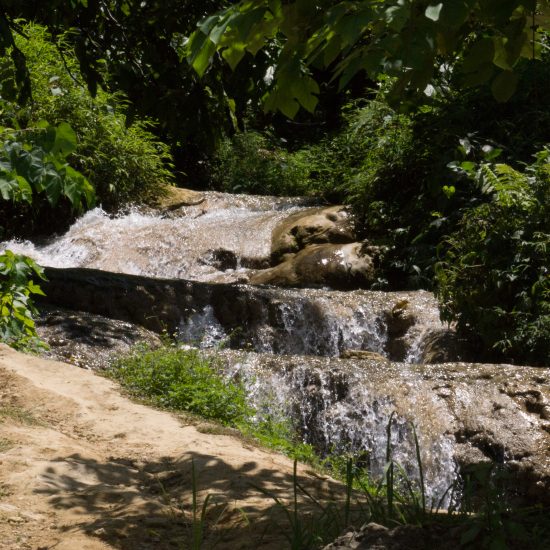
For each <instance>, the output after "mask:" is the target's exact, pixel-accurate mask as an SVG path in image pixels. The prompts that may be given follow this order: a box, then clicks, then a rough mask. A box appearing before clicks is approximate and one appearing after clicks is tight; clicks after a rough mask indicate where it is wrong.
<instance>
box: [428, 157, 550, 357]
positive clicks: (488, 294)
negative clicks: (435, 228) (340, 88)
mask: <svg viewBox="0 0 550 550" xmlns="http://www.w3.org/2000/svg"><path fill="white" fill-rule="evenodd" d="M467 167H468V168H470V167H469V166H467ZM470 175H471V177H472V178H474V179H475V181H476V182H477V184H478V185H479V186H480V188H481V191H482V193H483V194H485V195H486V196H488V198H489V202H486V203H483V204H479V205H478V206H475V207H473V208H470V209H467V210H466V211H465V212H464V215H463V218H462V221H461V222H460V225H459V227H458V230H457V231H456V232H455V233H453V234H452V235H451V236H450V237H449V238H448V239H447V242H446V248H447V249H446V253H445V254H444V256H443V260H442V261H441V263H439V264H438V266H437V282H438V285H439V288H438V295H439V298H440V302H441V307H442V316H443V319H444V320H447V321H456V322H457V326H458V329H459V330H460V331H461V332H463V333H465V334H466V335H468V336H469V337H470V338H472V339H474V341H478V342H479V343H480V344H481V347H482V349H485V350H490V349H492V350H494V352H495V355H496V356H497V357H499V358H501V359H504V360H507V361H513V362H523V363H529V364H539V365H548V358H549V357H550V276H549V273H548V268H549V266H550V233H549V228H550V206H549V205H550V149H549V148H548V147H546V148H545V149H544V150H543V151H541V152H540V153H538V154H537V155H536V161H535V162H534V163H533V164H532V165H530V166H527V167H526V168H525V170H524V171H523V172H519V171H517V170H514V169H513V168H511V167H510V166H508V165H506V164H489V163H481V164H480V165H479V167H478V168H477V169H470Z"/></svg>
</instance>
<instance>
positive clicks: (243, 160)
mask: <svg viewBox="0 0 550 550" xmlns="http://www.w3.org/2000/svg"><path fill="white" fill-rule="evenodd" d="M308 175H309V168H308V165H307V163H306V162H303V161H299V157H298V156H297V155H294V154H291V153H290V152H288V151H285V149H284V148H283V147H281V146H280V145H276V144H275V143H274V140H273V139H272V138H271V137H270V136H269V135H266V134H260V133H258V132H253V131H249V132H243V133H238V134H236V135H235V136H234V137H233V138H232V139H225V140H223V141H222V143H221V145H220V147H219V148H218V151H217V153H216V156H215V158H214V160H213V162H212V178H213V182H214V185H215V186H216V187H218V188H220V189H223V190H224V191H230V192H235V193H237V192H240V193H243V192H244V193H255V194H260V195H306V194H308V192H309V186H308V182H307V178H308Z"/></svg>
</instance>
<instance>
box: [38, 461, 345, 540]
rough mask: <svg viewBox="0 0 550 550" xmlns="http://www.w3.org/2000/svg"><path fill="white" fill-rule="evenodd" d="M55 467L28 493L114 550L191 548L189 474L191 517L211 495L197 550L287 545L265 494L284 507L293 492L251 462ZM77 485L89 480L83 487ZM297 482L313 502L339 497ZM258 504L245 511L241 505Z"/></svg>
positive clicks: (311, 481)
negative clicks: (71, 515)
mask: <svg viewBox="0 0 550 550" xmlns="http://www.w3.org/2000/svg"><path fill="white" fill-rule="evenodd" d="M58 463H59V467H60V471H58V469H57V468H56V467H55V465H54V466H51V467H50V468H49V469H48V470H47V471H46V472H45V473H44V474H43V475H42V476H41V479H42V484H41V486H40V487H39V488H37V489H36V491H35V492H36V493H38V494H41V495H44V496H46V497H48V499H49V502H50V504H51V505H53V506H54V507H55V508H58V509H71V510H73V511H75V512H76V513H79V512H80V513H82V514H91V515H93V516H94V517H95V519H94V520H93V521H89V520H83V521H82V522H81V523H78V524H77V526H76V529H78V530H81V531H83V532H85V533H87V534H91V535H93V536H97V537H98V538H100V539H102V540H104V541H105V542H107V543H108V544H111V545H113V546H114V547H115V548H119V549H121V550H135V549H136V548H140V549H146V548H151V549H153V548H154V549H155V550H156V549H159V550H164V549H172V548H174V547H179V548H181V547H183V548H190V547H191V544H192V537H193V507H192V493H193V467H194V469H195V482H196V487H197V489H198V493H197V502H198V505H197V506H198V510H197V514H198V515H199V516H200V513H201V509H202V506H203V503H204V501H205V499H206V495H207V494H211V497H209V500H208V504H207V513H206V521H205V529H204V544H205V547H210V546H211V545H213V544H215V547H216V548H227V549H228V550H229V549H234V548H273V549H277V548H285V547H286V546H287V543H286V540H285V531H286V529H288V524H286V525H285V517H284V514H281V513H280V511H277V510H276V509H274V508H273V505H274V504H275V501H274V500H273V499H272V498H271V496H270V495H273V496H274V497H277V498H281V499H284V501H285V502H288V499H289V498H290V496H291V494H290V493H289V491H291V489H292V486H293V476H292V475H290V474H285V473H282V472H280V471H278V470H275V469H273V470H268V469H265V468H263V469H261V470H258V471H257V466H258V465H257V464H256V463H255V462H248V463H245V464H243V465H242V466H241V467H240V468H234V467H232V466H231V465H229V464H227V463H226V462H224V461H223V460H221V459H219V458H217V457H214V456H210V455H205V454H202V453H200V452H185V453H184V454H183V455H182V457H181V458H179V459H177V460H174V459H173V458H170V457H167V458H162V459H160V460H156V461H147V460H145V461H133V460H129V459H126V458H119V457H116V455H115V456H113V457H112V458H110V459H109V461H106V462H98V461H96V460H93V459H89V458H86V457H83V456H81V455H72V456H70V457H67V458H65V457H62V458H59V459H58ZM67 471H68V472H69V473H67ZM71 471H73V472H74V474H73V473H71ZM82 479H89V480H93V481H91V482H90V483H86V482H83V481H82ZM298 481H299V483H300V484H302V485H303V486H305V487H307V488H308V489H309V490H311V491H313V493H314V494H317V496H319V493H318V492H317V491H316V490H315V489H316V488H317V489H319V490H320V492H321V493H322V494H324V495H329V494H330V495H331V497H332V495H334V494H336V495H340V497H341V498H343V496H344V494H343V491H342V490H341V487H340V486H339V485H337V484H336V483H334V482H331V483H330V482H327V481H323V482H321V481H319V480H318V479H317V478H307V479H306V478H304V477H301V476H299V477H298ZM265 493H268V495H266V494H265ZM258 497H259V500H254V501H249V502H248V503H247V504H243V503H242V502H241V501H242V499H247V498H254V499H256V498H258ZM301 500H302V499H301ZM338 500H340V498H338ZM300 508H301V510H302V512H305V513H306V514H311V512H312V507H311V505H310V504H304V503H303V502H301V503H300ZM220 515H221V517H220ZM278 526H279V527H278ZM67 529H70V530H74V529H75V527H74V526H72V527H69V528H67ZM268 530H269V533H267V531H268Z"/></svg>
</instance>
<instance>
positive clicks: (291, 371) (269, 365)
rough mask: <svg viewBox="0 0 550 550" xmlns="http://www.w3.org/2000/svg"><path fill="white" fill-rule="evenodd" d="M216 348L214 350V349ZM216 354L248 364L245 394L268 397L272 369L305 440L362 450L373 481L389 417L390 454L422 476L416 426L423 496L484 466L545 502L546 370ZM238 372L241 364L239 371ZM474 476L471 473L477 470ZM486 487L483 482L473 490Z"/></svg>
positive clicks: (548, 452) (519, 494)
mask: <svg viewBox="0 0 550 550" xmlns="http://www.w3.org/2000/svg"><path fill="white" fill-rule="evenodd" d="M219 356H220V354H218V357H219ZM222 360H223V361H227V362H228V363H229V364H235V363H238V364H239V365H241V369H242V368H243V367H242V365H249V368H250V370H251V372H253V373H254V377H255V381H254V388H255V389H254V391H255V392H257V393H252V392H251V399H252V400H254V399H259V400H260V401H259V402H260V403H261V399H262V398H263V397H262V396H265V395H268V394H269V391H268V389H267V386H263V385H262V384H263V382H262V381H263V380H265V383H266V384H273V383H274V382H273V379H274V377H276V381H277V382H276V384H277V392H278V395H281V396H283V398H284V402H286V400H287V401H288V405H287V406H288V407H290V408H289V412H290V414H291V415H294V416H293V417H294V419H295V421H296V422H297V425H298V426H300V432H301V434H302V435H303V436H304V437H305V439H306V441H308V442H309V443H311V444H313V445H314V446H315V447H316V448H317V449H318V450H319V451H320V452H321V453H327V452H330V450H331V449H332V450H334V449H336V450H340V451H342V452H353V453H355V455H356V456H357V453H363V454H365V453H366V456H367V460H365V462H366V463H368V467H369V470H370V471H371V474H372V476H373V478H374V479H376V478H377V476H381V475H383V472H384V466H385V464H386V455H385V449H386V438H387V428H388V423H389V421H390V418H392V428H391V433H392V456H393V457H394V459H395V460H396V461H397V462H398V463H399V464H401V465H402V466H403V468H404V469H405V471H406V472H407V475H408V476H409V477H410V479H418V464H417V462H416V459H415V452H416V451H415V442H414V434H413V430H412V427H411V423H414V425H415V427H416V433H417V435H418V440H419V445H420V452H421V456H422V465H423V470H424V477H425V480H426V483H427V490H428V496H429V498H435V501H436V502H438V501H439V498H440V497H441V496H442V495H443V494H444V493H445V492H446V491H447V489H449V487H450V486H451V484H452V483H453V482H454V481H455V480H456V476H457V475H458V474H461V475H463V476H465V477H468V476H470V473H472V472H476V471H479V470H480V469H483V468H485V469H487V468H490V469H491V471H493V472H494V475H496V476H498V477H499V483H500V482H502V483H503V485H504V487H506V498H507V499H508V500H509V501H510V502H512V503H516V504H521V505H523V504H529V505H533V504H534V503H544V504H546V505H550V433H549V430H548V428H549V424H550V423H549V421H548V420H546V419H545V418H544V417H545V416H546V411H547V406H548V403H549V400H550V384H548V383H547V382H544V383H539V382H537V381H536V380H542V379H545V380H546V377H547V374H548V369H537V368H533V367H517V366H511V365H487V364H473V363H445V364H434V365H411V364H404V363H390V362H388V361H376V360H374V359H365V360H362V359H360V358H357V357H354V358H352V359H343V358H340V359H336V358H324V357H307V358H305V357H303V358H301V359H300V360H297V359H296V358H289V357H284V356H281V357H278V358H274V357H273V356H271V357H269V356H265V355H258V354H245V353H243V352H235V351H225V352H223V354H222ZM241 372H242V371H241ZM474 477H475V476H474ZM475 490H476V491H478V490H479V494H480V495H481V494H482V493H483V490H486V487H485V489H484V488H483V486H479V487H477V488H475Z"/></svg>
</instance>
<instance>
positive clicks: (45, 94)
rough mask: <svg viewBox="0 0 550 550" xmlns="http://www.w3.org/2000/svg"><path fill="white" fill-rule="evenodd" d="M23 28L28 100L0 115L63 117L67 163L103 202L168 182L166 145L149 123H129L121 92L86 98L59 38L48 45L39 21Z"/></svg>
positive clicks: (12, 118)
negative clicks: (73, 142)
mask: <svg viewBox="0 0 550 550" xmlns="http://www.w3.org/2000/svg"><path fill="white" fill-rule="evenodd" d="M24 33H25V35H26V38H23V37H21V36H18V37H17V44H18V46H19V48H20V49H21V50H22V51H23V53H24V54H25V56H26V58H27V63H28V67H29V70H30V74H31V80H32V91H33V100H32V102H31V103H30V104H29V105H28V106H26V107H25V108H20V107H19V106H17V105H11V106H9V107H8V108H5V109H4V112H3V114H2V118H3V119H4V120H5V119H6V118H7V119H9V120H8V121H7V123H8V124H10V125H13V124H18V125H20V126H22V127H32V126H34V125H35V124H36V123H37V122H38V121H39V120H46V121H48V122H49V123H50V124H51V125H55V126H57V125H58V124H60V123H61V122H67V123H68V124H69V125H70V126H71V127H72V128H73V129H74V131H75V132H76V134H77V137H78V146H77V149H76V151H75V152H74V154H73V156H72V163H73V165H74V166H75V168H77V169H78V170H80V171H81V172H82V173H83V174H84V175H86V176H87V177H88V179H89V180H90V181H91V182H92V184H93V185H94V187H95V189H96V192H97V197H98V202H101V203H102V205H103V206H104V207H107V208H114V207H116V206H119V205H120V204H123V203H126V202H137V201H140V200H143V199H146V198H148V197H150V196H152V195H156V194H159V193H161V189H162V184H164V183H168V182H171V181H172V175H171V172H170V171H169V168H170V166H171V157H170V154H169V149H168V147H167V146H166V145H165V144H163V143H161V142H159V141H158V140H156V139H155V137H154V136H153V134H152V133H151V131H150V129H151V126H152V122H151V121H149V120H144V119H141V120H134V121H132V122H131V123H130V121H129V120H128V119H127V118H126V116H125V115H124V110H125V107H126V101H125V99H124V97H123V96H122V95H121V94H114V93H110V92H107V91H105V90H98V92H97V95H96V97H95V98H92V97H91V96H90V94H89V92H88V90H87V88H85V86H84V84H83V83H82V78H81V75H80V72H79V68H78V62H77V60H76V57H75V55H74V52H73V51H72V50H71V49H70V48H69V47H68V45H67V43H66V42H65V41H64V40H63V38H61V39H60V41H59V43H58V44H57V45H56V44H54V43H53V42H52V40H51V38H50V36H49V35H48V33H47V31H46V30H45V28H43V27H41V26H39V25H26V26H25V27H24ZM61 52H63V53H61ZM11 70H12V69H11V66H10V64H9V63H8V61H7V60H6V61H4V62H2V63H1V64H0V71H1V75H2V82H7V81H9V75H10V71H11Z"/></svg>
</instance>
